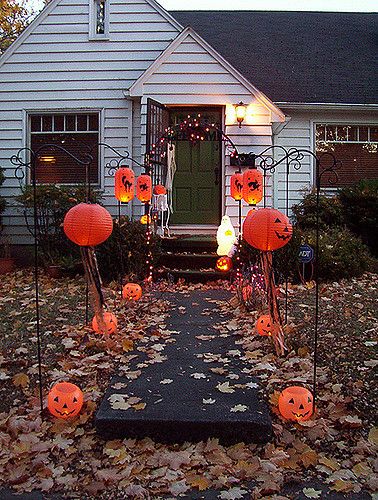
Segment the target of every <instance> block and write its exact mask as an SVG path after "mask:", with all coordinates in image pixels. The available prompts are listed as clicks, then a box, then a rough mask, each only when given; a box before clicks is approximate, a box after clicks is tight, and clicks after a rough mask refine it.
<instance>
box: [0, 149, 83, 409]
mask: <svg viewBox="0 0 378 500" xmlns="http://www.w3.org/2000/svg"><path fill="white" fill-rule="evenodd" d="M46 150H48V151H49V152H51V151H53V150H57V151H60V152H62V153H64V154H65V155H67V156H68V157H70V158H71V159H73V160H74V161H75V162H76V163H77V164H78V165H82V166H83V167H85V169H86V175H88V169H89V165H90V163H91V161H92V157H91V155H89V154H85V153H84V155H83V158H78V157H77V156H75V155H73V154H72V153H70V152H69V151H67V149H65V148H64V147H62V146H59V145H58V144H44V145H43V146H40V147H39V148H38V149H36V150H35V151H33V150H32V149H31V148H21V149H20V150H19V151H18V152H17V154H15V155H13V156H12V157H11V158H10V162H11V163H12V165H14V166H15V167H16V168H15V171H14V175H15V177H16V179H18V181H19V182H20V183H21V182H22V181H23V180H24V179H25V177H26V176H27V173H28V172H29V176H30V182H31V185H32V188H33V237H34V286H35V319H36V333H37V356H38V381H39V399H40V405H41V416H42V415H43V377H42V346H41V344H42V343H41V317H40V305H39V256H38V241H39V224H38V207H37V173H36V164H37V160H38V158H39V155H40V153H41V152H43V151H46Z"/></svg>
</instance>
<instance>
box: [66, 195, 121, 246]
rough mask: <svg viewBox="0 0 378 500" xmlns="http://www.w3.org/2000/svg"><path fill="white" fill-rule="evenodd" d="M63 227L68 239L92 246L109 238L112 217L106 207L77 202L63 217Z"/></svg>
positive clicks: (81, 244)
mask: <svg viewBox="0 0 378 500" xmlns="http://www.w3.org/2000/svg"><path fill="white" fill-rule="evenodd" d="M63 229H64V232H65V233H66V236H67V238H68V239H70V240H71V241H73V242H74V243H76V244H77V245H79V246H81V247H94V246H96V245H99V244H100V243H103V242H104V241H105V240H107V239H108V238H109V236H110V235H111V234H112V231H113V219H112V216H111V215H110V213H109V212H108V211H107V210H106V208H104V207H102V206H101V205H98V204H97V203H79V204H78V205H75V206H74V207H72V208H70V209H69V210H68V212H67V213H66V215H65V217H64V222H63Z"/></svg>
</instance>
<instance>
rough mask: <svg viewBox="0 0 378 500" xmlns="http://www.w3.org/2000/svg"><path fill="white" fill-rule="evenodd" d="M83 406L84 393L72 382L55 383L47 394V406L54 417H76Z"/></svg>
mask: <svg viewBox="0 0 378 500" xmlns="http://www.w3.org/2000/svg"><path fill="white" fill-rule="evenodd" d="M82 406H83V393H82V392H81V390H80V389H79V387H78V386H77V385H75V384H71V383H70V382H59V383H57V384H55V385H54V386H53V387H52V389H51V391H50V392H49V395H48V396H47V407H48V409H49V411H50V413H51V414H52V415H54V417H58V418H63V419H66V418H69V417H74V416H75V415H77V414H78V413H80V410H81V408H82Z"/></svg>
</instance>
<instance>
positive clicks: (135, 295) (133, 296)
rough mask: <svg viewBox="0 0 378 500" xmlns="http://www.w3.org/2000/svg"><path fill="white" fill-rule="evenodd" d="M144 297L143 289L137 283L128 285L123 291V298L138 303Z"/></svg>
mask: <svg viewBox="0 0 378 500" xmlns="http://www.w3.org/2000/svg"><path fill="white" fill-rule="evenodd" d="M141 296H142V287H141V286H140V285H138V284H137V283H126V285H125V286H124V287H123V289H122V297H123V298H124V299H126V300H133V301H137V300H139V299H140V298H141Z"/></svg>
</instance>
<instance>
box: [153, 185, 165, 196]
mask: <svg viewBox="0 0 378 500" xmlns="http://www.w3.org/2000/svg"><path fill="white" fill-rule="evenodd" d="M154 194H167V190H166V189H165V187H164V186H163V185H162V184H157V185H156V186H155V187H154Z"/></svg>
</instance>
